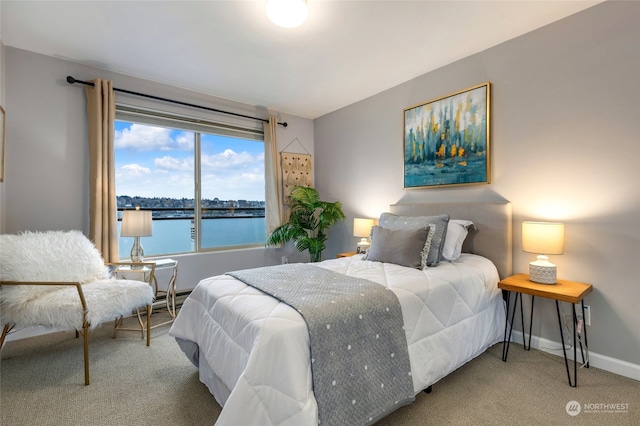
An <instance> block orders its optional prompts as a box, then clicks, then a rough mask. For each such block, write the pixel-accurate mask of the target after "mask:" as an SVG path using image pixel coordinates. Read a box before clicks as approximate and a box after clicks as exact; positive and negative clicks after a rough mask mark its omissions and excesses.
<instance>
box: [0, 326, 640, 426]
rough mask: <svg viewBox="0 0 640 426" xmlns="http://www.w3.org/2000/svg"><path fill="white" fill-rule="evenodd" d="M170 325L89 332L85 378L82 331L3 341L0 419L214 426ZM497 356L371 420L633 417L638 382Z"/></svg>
mask: <svg viewBox="0 0 640 426" xmlns="http://www.w3.org/2000/svg"><path fill="white" fill-rule="evenodd" d="M154 315H155V314H154ZM155 320H156V319H155V318H154V321H155ZM169 328H170V325H165V326H162V327H158V328H156V329H154V330H153V331H152V340H151V346H150V347H147V346H145V344H144V341H143V340H142V339H141V335H140V333H135V332H119V333H118V336H117V337H116V338H115V339H114V338H112V328H111V324H105V325H103V326H102V327H100V328H98V329H97V330H95V331H94V332H92V333H91V335H90V339H89V340H90V343H89V351H90V369H91V370H90V371H91V384H90V385H89V386H84V373H83V357H82V339H75V336H74V333H73V332H60V333H52V334H48V335H43V336H36V337H31V338H28V339H22V340H16V341H10V342H7V343H5V346H4V348H2V352H1V354H0V355H1V360H0V376H1V378H0V424H1V425H3V426H12V425H82V426H84V425H87V426H88V425H92V426H95V425H98V426H101V425H105V426H106V425H109V426H110V425H118V426H128V425H172V426H182V425H184V426H198V425H213V424H214V423H215V421H216V419H217V417H218V415H219V413H220V406H219V405H218V404H217V403H216V401H215V399H214V398H213V396H212V395H211V394H210V393H209V391H208V390H207V388H206V386H204V385H203V384H202V383H200V381H199V379H198V371H197V369H196V368H195V367H194V366H193V365H192V364H191V363H190V362H189V361H188V360H187V358H186V357H185V356H184V355H183V353H182V352H181V350H180V349H179V347H178V345H177V344H176V342H175V340H174V339H173V338H172V337H171V336H169V334H168V331H169ZM501 357H502V345H501V344H498V345H495V346H493V347H491V348H489V350H487V351H486V352H485V353H484V354H482V355H480V356H479V357H478V358H476V359H474V360H472V361H470V362H469V363H467V364H466V365H464V366H462V367H461V368H459V369H458V370H457V371H455V372H453V373H452V374H450V375H449V376H447V377H445V378H444V379H442V380H441V381H440V382H438V383H436V384H435V385H434V386H433V391H432V392H431V393H430V394H425V393H420V394H418V395H417V396H416V401H415V402H414V403H413V404H411V405H409V406H406V407H402V408H400V409H399V410H397V411H396V412H394V413H392V414H391V415H390V416H388V417H386V418H384V419H382V420H381V421H380V422H378V425H380V426H391V425H393V426H396V425H517V424H538V425H563V424H568V425H569V424H578V423H580V424H581V425H591V424H593V425H601V424H607V425H640V382H638V381H636V380H633V379H629V378H626V377H622V376H618V375H615V374H612V373H609V372H606V371H603V370H599V369H596V368H593V367H591V368H589V369H586V368H583V369H580V370H579V371H578V387H577V388H572V387H569V385H568V383H567V376H566V371H565V366H564V361H563V359H562V358H558V357H556V356H553V355H550V354H547V353H545V352H541V351H538V350H531V351H525V350H523V348H522V346H520V345H517V344H512V346H511V349H510V351H509V360H508V362H506V363H505V362H502V359H501ZM571 401H576V402H577V403H578V404H579V405H578V406H579V407H580V410H581V412H580V413H579V414H577V415H575V416H572V415H570V414H569V412H568V410H567V405H568V404H570V403H571ZM606 404H609V405H606ZM574 408H575V407H574ZM571 414H575V411H573V412H571ZM238 426H253V425H238ZM255 426H262V425H255Z"/></svg>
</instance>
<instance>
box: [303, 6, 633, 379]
mask: <svg viewBox="0 0 640 426" xmlns="http://www.w3.org/2000/svg"><path fill="white" fill-rule="evenodd" d="M639 18H640V4H639V3H636V2H605V3H603V4H600V5H598V6H595V7H593V8H590V9H587V10H586V11H583V12H581V13H579V14H577V15H574V16H571V17H568V18H566V19H564V20H562V21H559V22H557V23H554V24H551V25H549V26H546V27H544V28H542V29H539V30H537V31H535V32H532V33H529V34H526V35H524V36H521V37H519V38H516V39H514V40H511V41H508V42H506V43H503V44H501V45H499V46H496V47H494V48H491V49H488V50H486V51H484V52H482V53H479V54H476V55H473V56H470V57H467V58H465V59H463V60H460V61H458V62H456V63H453V64H451V65H448V66H446V67H443V68H441V69H438V70H436V71H433V72H430V73H428V74H425V75H422V76H420V77H418V78H416V79H414V80H411V81H408V82H406V83H404V84H402V85H399V86H396V87H394V88H392V89H390V90H387V91H385V92H382V93H380V94H378V95H376V96H373V97H370V98H368V99H365V100H363V101H361V102H358V103H356V104H353V105H350V106H348V107H345V108H343V109H341V110H339V111H336V112H334V113H331V114H328V115H325V116H323V117H320V118H318V119H316V120H315V122H314V131H315V151H316V160H315V165H316V177H317V188H318V189H319V191H320V192H321V193H322V194H324V195H325V197H327V198H332V199H337V200H340V201H341V202H342V203H343V204H344V208H345V213H346V214H347V216H348V217H349V219H350V220H348V221H347V222H345V223H343V224H341V225H339V226H338V227H336V228H335V229H332V233H331V235H332V238H331V241H330V246H329V251H331V252H333V253H338V252H341V251H347V250H353V249H354V247H355V244H356V241H357V239H356V238H354V237H352V236H351V231H352V226H353V225H352V220H351V219H352V218H353V217H377V216H378V215H379V214H380V213H381V212H383V211H386V210H387V209H388V205H389V204H393V203H397V202H404V201H420V202H429V201H435V200H446V201H449V200H454V201H455V200H465V201H466V200H494V199H507V200H509V201H510V202H511V203H512V206H513V213H514V228H513V229H514V241H513V244H514V247H513V255H514V272H525V273H526V272H527V271H528V262H530V261H531V260H534V259H535V255H532V254H529V253H524V252H522V251H521V249H520V244H521V241H520V239H521V229H520V227H521V222H522V221H523V220H531V219H534V220H560V221H563V222H565V224H566V245H565V254H564V255H563V256H552V257H551V261H552V262H554V263H556V264H557V265H558V276H559V278H563V279H569V280H574V281H582V282H586V283H591V284H593V285H594V292H593V293H592V294H591V295H589V296H587V298H586V304H588V305H590V306H591V310H592V313H591V321H592V325H591V326H590V327H589V328H588V338H589V347H590V349H591V350H592V351H593V352H594V353H596V354H600V355H602V356H601V357H600V359H601V360H603V361H605V360H606V357H611V358H615V359H617V360H622V361H626V362H627V363H632V364H635V366H631V368H632V369H635V372H636V374H637V373H638V371H639V370H638V368H639V366H640V350H639V349H638V348H640V329H639V327H638V324H639V321H638V310H637V309H638V306H639V305H640V285H638V277H639V276H640V266H639V265H640V190H639V186H638V184H639V183H640V165H639V159H640V144H639V143H638V142H639V141H638V135H640V119H639V117H640V55H639V46H640V43H639V42H640V26H638V21H639ZM407 60H410V59H409V58H408V59H407ZM397 65H398V66H401V65H402V64H397ZM486 81H489V82H491V83H492V99H491V101H492V138H491V139H492V141H491V142H492V171H493V172H492V182H491V184H490V185H481V186H465V187H449V188H433V189H413V190H403V168H402V163H403V157H402V117H403V114H402V111H403V109H404V108H407V107H410V106H414V105H416V104H420V103H423V102H426V101H429V100H431V99H435V98H438V97H441V96H444V95H447V94H449V93H453V92H456V91H459V90H462V89H465V88H468V87H471V86H474V85H477V84H480V83H484V82H486ZM525 299H526V300H525V305H526V306H525V308H527V307H528V306H530V302H529V299H528V298H525ZM563 309H564V310H565V312H570V311H569V308H568V306H564V307H563ZM525 315H526V314H525ZM556 318H557V317H556V312H555V305H554V304H553V302H551V301H548V300H544V299H538V301H536V305H535V317H534V324H533V334H534V335H535V336H539V337H541V338H544V339H548V340H551V341H554V342H559V340H560V336H559V331H558V324H557V319H556ZM516 325H519V321H518V322H517V323H516ZM555 346H556V347H557V348H560V346H559V344H556V345H555ZM560 353H561V352H560ZM605 363H606V362H605ZM601 364H602V363H601ZM558 374H563V372H559V373H558ZM637 377H640V376H637Z"/></svg>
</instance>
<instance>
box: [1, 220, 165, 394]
mask: <svg viewBox="0 0 640 426" xmlns="http://www.w3.org/2000/svg"><path fill="white" fill-rule="evenodd" d="M108 265H120V263H118V264H107V265H105V263H104V261H103V259H102V256H101V255H100V252H99V251H98V249H97V248H96V247H95V245H94V244H93V243H92V242H91V241H90V240H89V239H88V238H87V237H85V236H84V234H82V233H81V232H80V231H47V232H24V233H20V234H16V235H9V234H3V235H0V285H1V291H0V313H1V319H2V323H1V324H3V325H4V328H3V331H2V336H1V337H0V348H2V345H3V343H4V340H5V337H6V335H7V333H8V332H9V331H10V330H11V329H12V328H13V327H18V328H23V327H32V326H45V327H55V328H61V329H68V330H76V336H77V334H78V332H79V333H81V334H82V336H83V339H84V375H85V385H88V384H89V341H88V336H89V332H90V330H91V329H94V328H95V327H97V326H98V325H100V324H101V323H103V322H106V321H113V320H115V319H117V318H121V317H122V316H128V315H131V313H132V312H134V311H136V310H137V309H138V308H141V307H145V306H146V308H147V325H149V324H150V321H149V320H150V315H151V306H150V305H151V303H152V302H153V297H154V295H153V288H152V286H150V285H149V283H146V282H142V281H135V280H118V279H114V278H111V277H110V273H109V268H108ZM142 265H145V266H148V267H150V268H151V278H150V280H152V279H153V273H154V271H155V264H153V263H144V264H142ZM146 332H147V346H149V344H150V327H148V326H147V327H146Z"/></svg>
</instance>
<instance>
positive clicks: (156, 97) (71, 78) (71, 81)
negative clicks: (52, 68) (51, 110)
mask: <svg viewBox="0 0 640 426" xmlns="http://www.w3.org/2000/svg"><path fill="white" fill-rule="evenodd" d="M67 83H69V84H74V83H80V84H84V85H87V86H94V84H93V83H92V82H90V81H82V80H76V79H75V78H73V77H71V76H70V75H68V76H67ZM113 91H114V92H121V93H127V94H129V95H135V96H141V97H143V98H149V99H155V100H156V101H163V102H170V103H173V104H178V105H183V106H188V107H192V108H199V109H205V110H207V111H213V112H219V113H221V114H228V115H235V116H236V117H242V118H248V119H250V120H258V121H263V122H265V123H268V122H269V120H267V119H265V118H257V117H251V116H249V115H244V114H238V113H235V112H229V111H222V110H219V109H215V108H209V107H205V106H201V105H194V104H190V103H187V102H182V101H175V100H173V99H167V98H161V97H159V96H153V95H147V94H144V93H139V92H132V91H131V90H125V89H117V88H115V87H114V88H113ZM278 124H279V125H281V126H282V127H287V125H288V124H287V122H286V121H285V122H284V123H280V122H278Z"/></svg>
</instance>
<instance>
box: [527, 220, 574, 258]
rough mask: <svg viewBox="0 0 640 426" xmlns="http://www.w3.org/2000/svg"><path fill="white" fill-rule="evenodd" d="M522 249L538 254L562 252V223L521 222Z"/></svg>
mask: <svg viewBox="0 0 640 426" xmlns="http://www.w3.org/2000/svg"><path fill="white" fill-rule="evenodd" d="M522 250H523V251H526V252H528V253H538V254H563V253H564V224H563V223H553V222H522Z"/></svg>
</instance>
